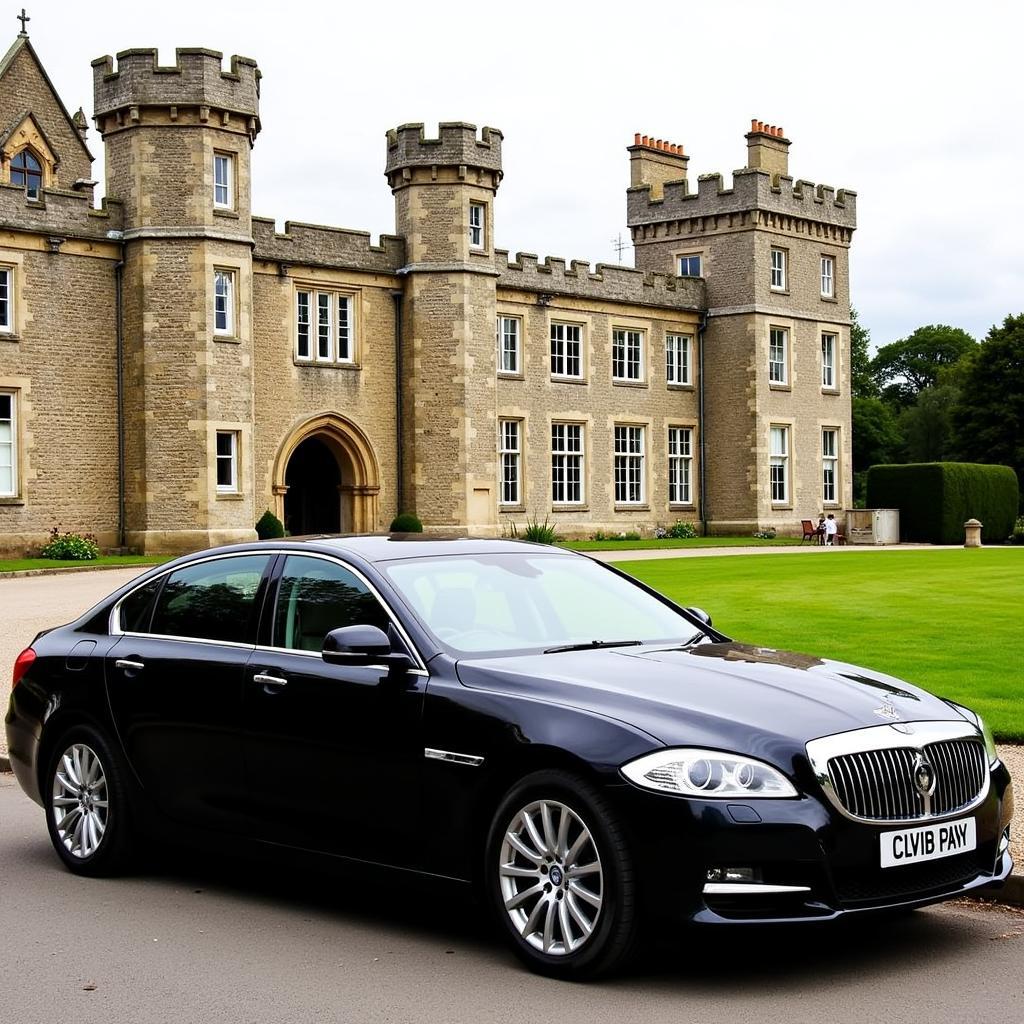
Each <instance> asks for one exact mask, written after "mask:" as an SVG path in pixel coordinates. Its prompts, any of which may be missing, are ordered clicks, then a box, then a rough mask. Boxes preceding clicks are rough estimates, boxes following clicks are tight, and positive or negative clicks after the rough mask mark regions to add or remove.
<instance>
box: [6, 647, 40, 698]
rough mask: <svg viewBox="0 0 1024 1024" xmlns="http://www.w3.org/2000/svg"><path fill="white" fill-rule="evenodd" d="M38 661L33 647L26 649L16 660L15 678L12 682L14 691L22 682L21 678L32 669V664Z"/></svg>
mask: <svg viewBox="0 0 1024 1024" xmlns="http://www.w3.org/2000/svg"><path fill="white" fill-rule="evenodd" d="M35 660H36V652H35V651H33V650H32V648H31V647H26V648H25V650H23V651H22V652H21V654H19V655H18V656H17V658H15V659H14V678H13V680H12V682H11V689H12V690H13V689H14V687H15V686H17V685H18V683H20V682H21V677H22V676H23V675H24V674H25V673H26V672H27V671H28V670H29V669H30V668H31V667H32V662H33V661H35Z"/></svg>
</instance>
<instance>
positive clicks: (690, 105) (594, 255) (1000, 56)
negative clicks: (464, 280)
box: [0, 0, 1024, 346]
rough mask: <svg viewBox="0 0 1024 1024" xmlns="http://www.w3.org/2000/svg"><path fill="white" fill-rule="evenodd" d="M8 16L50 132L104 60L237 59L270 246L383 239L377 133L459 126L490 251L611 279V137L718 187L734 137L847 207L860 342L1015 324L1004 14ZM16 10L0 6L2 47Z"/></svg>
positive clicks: (60, 6)
mask: <svg viewBox="0 0 1024 1024" xmlns="http://www.w3.org/2000/svg"><path fill="white" fill-rule="evenodd" d="M25 3H26V6H27V8H28V13H29V15H30V16H31V18H32V20H31V22H30V24H29V26H28V28H29V34H30V36H31V38H32V42H33V45H34V46H35V48H36V50H37V52H38V53H39V55H40V58H41V59H42V61H43V63H44V65H45V66H46V68H47V70H48V72H49V74H50V76H51V78H52V79H53V81H54V83H55V85H56V86H57V88H58V90H59V91H60V92H61V94H62V97H63V99H64V102H65V103H66V105H67V106H68V108H69V109H70V110H71V111H72V112H73V111H74V110H76V109H77V108H78V106H79V105H81V106H83V107H84V108H85V111H86V113H87V114H89V115H91V113H92V78H91V68H90V66H89V64H90V61H91V60H92V59H93V58H94V57H98V56H101V55H103V54H107V53H111V54H112V53H116V51H118V50H123V49H128V48H131V47H150V46H155V47H158V48H159V49H160V54H161V60H162V62H164V63H172V62H173V51H174V47H175V46H203V47H208V48H211V49H217V50H222V51H224V53H225V55H226V56H227V55H230V54H233V53H240V54H244V55H246V56H249V57H253V58H255V59H256V61H257V62H258V63H259V66H260V68H261V70H262V72H263V81H262V104H261V113H262V121H263V131H262V133H261V134H260V136H259V138H258V139H257V141H256V147H255V152H254V159H253V175H254V181H253V212H254V213H256V214H259V215H262V216H267V217H274V218H276V219H277V221H278V224H279V226H283V224H284V221H285V220H287V219H291V220H302V221H313V222H316V223H324V224H333V225H338V226H341V227H348V228H357V229H360V230H366V231H369V232H370V233H371V234H372V235H373V236H374V237H375V238H376V236H378V235H379V234H381V233H387V232H390V231H392V230H393V225H394V220H393V206H392V198H391V195H390V192H389V190H388V188H387V185H386V182H385V180H384V177H383V174H382V171H383V166H384V153H385V146H384V132H385V130H386V129H387V128H389V127H392V126H395V125H398V124H401V123H403V122H407V121H423V122H425V123H426V124H427V126H428V127H432V126H434V127H436V124H437V122H438V121H471V122H474V123H476V124H478V125H483V124H487V125H493V126H495V127H497V128H500V129H501V130H502V132H503V133H504V136H505V143H504V166H505V180H504V182H503V184H502V186H501V189H500V191H499V193H498V201H497V205H496V228H495V236H496V243H497V245H498V246H499V247H501V248H504V249H508V250H510V251H511V252H516V251H519V250H521V251H526V252H534V253H537V254H539V255H540V256H542V257H543V256H546V255H554V256H562V257H566V258H569V259H573V258H575V259H589V260H590V261H591V262H592V263H597V262H617V261H618V259H617V257H616V254H615V250H614V248H613V246H612V240H613V239H614V238H615V237H616V236H617V235H618V234H619V233H620V232H621V233H622V235H623V237H625V238H628V232H627V231H626V227H625V188H626V185H627V184H628V180H629V167H628V159H627V153H626V149H625V147H626V145H627V144H629V143H630V142H631V141H632V138H633V133H634V132H635V131H639V132H643V133H645V134H650V135H654V136H656V137H659V138H664V139H667V140H670V141H672V142H677V143H682V144H683V145H684V146H685V148H686V151H687V153H688V154H690V157H691V159H690V174H691V181H695V180H696V175H698V174H704V173H708V172H713V171H720V172H722V173H724V174H725V175H726V177H727V180H728V175H729V172H730V171H731V170H732V169H733V168H735V167H740V166H742V165H743V164H744V162H745V158H746V144H745V142H744V139H743V135H744V133H745V132H746V131H747V130H749V127H750V119H751V118H758V119H760V120H763V121H765V122H768V123H771V124H776V125H781V126H782V127H783V128H784V129H785V131H786V135H787V136H788V137H789V138H790V139H792V141H793V145H792V147H791V150H790V171H791V172H792V173H793V175H794V176H795V177H799V178H807V179H810V180H812V181H816V182H825V183H827V184H830V185H833V186H835V187H840V188H842V187H845V188H852V189H854V190H856V191H857V192H858V218H859V227H858V230H857V233H856V234H855V236H854V245H853V259H852V282H851V294H852V298H853V303H854V305H855V306H857V308H858V310H859V311H860V316H861V322H862V323H863V324H864V325H865V326H867V327H868V328H869V329H870V330H871V332H872V340H873V342H874V343H875V345H876V346H877V345H880V344H885V343H887V342H890V341H894V340H896V339H898V338H900V337H904V336H905V335H906V334H908V333H909V332H910V331H912V330H913V329H914V328H915V327H917V326H920V325H922V324H927V323H947V324H952V325H954V326H958V327H962V328H964V329H966V330H968V331H969V332H971V333H972V334H974V335H975V336H976V337H982V336H983V335H984V334H985V332H986V331H987V330H988V328H989V326H991V325H992V324H993V323H996V322H1000V321H1002V319H1003V317H1004V316H1005V315H1006V314H1008V313H1020V312H1022V311H1024V255H1022V252H1024V244H1022V240H1024V188H1022V186H1021V183H1020V180H1019V179H1020V177H1021V175H1022V172H1024V160H1022V157H1024V112H1022V109H1021V106H1022V104H1021V100H1022V92H1024V90H1022V87H1021V77H1020V76H1021V61H1022V56H1021V49H1020V46H1021V39H1022V30H1024V4H1022V3H1020V2H1019V0H1018V2H1001V0H974V2H973V3H963V2H959V3H950V2H947V0H937V2H932V3H925V2H900V0H888V2H883V3H880V2H875V0H858V2H850V3H846V4H843V3H834V2H816V0H803V2H801V3H789V2H787V0H775V2H774V3H768V2H767V0H760V2H757V3H753V2H747V0H719V2H708V0H705V2H702V3H687V2H685V0H676V2H675V3H663V4H643V5H638V4H636V3H615V4H612V3H607V2H594V0H591V2H589V3H583V2H575V3H559V2H557V0H547V2H544V3H538V2H535V0H516V2H514V3H493V2H491V3H488V2H485V0H478V2H476V3H466V2H463V0H441V2H427V0H419V2H411V3H410V2H407V0H389V2H386V3H385V2H377V3H358V4H350V3H346V2H341V0H339V2H335V3H329V2H305V0H292V2H290V3H281V2H275V3H269V2H266V3H265V2H258V0H249V2H238V0H217V2H210V0H170V2H165V0H161V2H159V3H153V2H149V0H99V2H96V3H92V4H85V5H83V4H82V3H81V0H35V2H33V0H25ZM20 9H21V3H20V2H19V3H18V4H17V5H14V4H11V3H4V4H2V6H0V10H2V11H3V12H4V13H7V14H8V17H9V20H8V21H7V22H6V23H5V24H6V25H7V32H8V39H5V40H3V41H4V42H7V41H13V39H14V37H15V35H16V33H17V31H18V28H19V26H18V23H17V22H16V21H15V20H14V18H15V15H16V14H17V13H18V11H19V10H20ZM0 38H2V37H0ZM90 123H91V122H90ZM89 141H90V145H91V148H92V149H93V152H94V154H95V155H96V156H97V163H96V168H95V173H96V176H97V177H102V145H101V144H100V142H99V139H98V138H97V136H96V134H95V132H90V136H89ZM622 262H625V263H631V262H632V253H631V251H627V253H626V254H625V255H624V257H623V259H622Z"/></svg>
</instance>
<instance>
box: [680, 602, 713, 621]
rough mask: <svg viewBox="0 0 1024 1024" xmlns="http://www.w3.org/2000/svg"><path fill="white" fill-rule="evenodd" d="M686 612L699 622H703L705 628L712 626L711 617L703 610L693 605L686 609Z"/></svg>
mask: <svg viewBox="0 0 1024 1024" xmlns="http://www.w3.org/2000/svg"><path fill="white" fill-rule="evenodd" d="M686 611H688V612H689V613H690V614H691V615H692V616H693V617H694V618H695V619H696V620H697V621H698V622H703V623H704V625H705V626H710V625H711V616H710V615H708V613H707V612H706V611H704V609H703V608H697V607H696V606H693V605H691V606H690V607H689V608H687V609H686Z"/></svg>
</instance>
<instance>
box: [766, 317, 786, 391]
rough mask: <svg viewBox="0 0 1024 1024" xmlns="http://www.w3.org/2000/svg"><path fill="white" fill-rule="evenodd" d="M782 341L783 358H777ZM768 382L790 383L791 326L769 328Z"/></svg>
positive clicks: (784, 384) (777, 383)
mask: <svg viewBox="0 0 1024 1024" xmlns="http://www.w3.org/2000/svg"><path fill="white" fill-rule="evenodd" d="M777 341H781V351H782V358H781V359H779V358H777V354H778V351H779V348H780V345H779V344H777ZM768 383H769V384H775V385H778V386H779V387H785V386H786V385H788V384H789V328H788V327H769V328H768Z"/></svg>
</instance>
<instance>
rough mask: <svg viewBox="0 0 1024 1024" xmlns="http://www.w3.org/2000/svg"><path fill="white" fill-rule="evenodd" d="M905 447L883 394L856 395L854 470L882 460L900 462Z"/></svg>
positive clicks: (860, 470) (865, 467) (893, 415)
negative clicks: (881, 395)
mask: <svg viewBox="0 0 1024 1024" xmlns="http://www.w3.org/2000/svg"><path fill="white" fill-rule="evenodd" d="M902 448H903V437H902V434H901V433H900V428H899V425H898V424H897V422H896V414H895V413H894V412H893V411H892V409H890V408H889V406H888V405H886V404H885V402H883V401H882V400H881V399H880V398H854V399H853V470H854V472H855V473H859V472H863V471H864V470H866V469H867V468H868V467H869V466H874V465H877V464H878V463H881V462H898V461H899V460H900V458H901V456H902V454H903V452H902Z"/></svg>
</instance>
